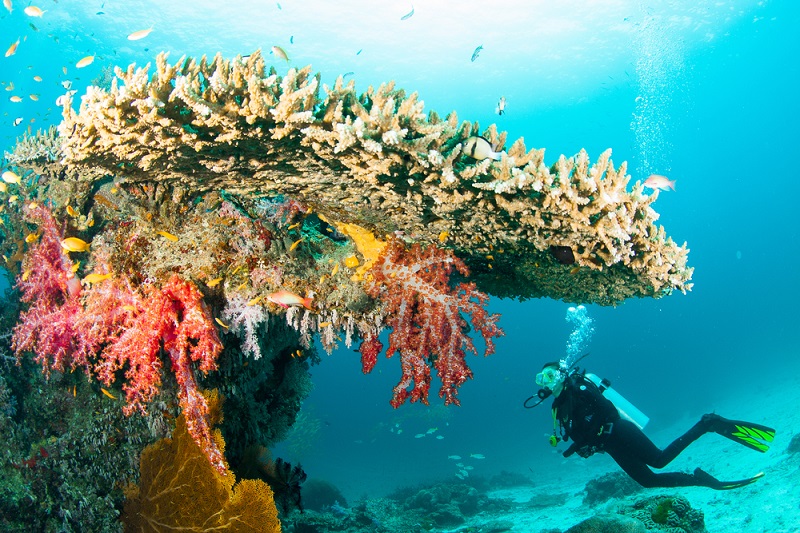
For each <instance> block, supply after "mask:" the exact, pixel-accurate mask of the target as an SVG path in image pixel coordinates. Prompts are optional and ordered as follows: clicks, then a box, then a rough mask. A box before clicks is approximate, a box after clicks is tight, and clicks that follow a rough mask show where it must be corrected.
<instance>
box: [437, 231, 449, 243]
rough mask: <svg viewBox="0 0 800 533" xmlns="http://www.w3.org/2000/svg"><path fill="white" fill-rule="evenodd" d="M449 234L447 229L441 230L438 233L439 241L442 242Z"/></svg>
mask: <svg viewBox="0 0 800 533" xmlns="http://www.w3.org/2000/svg"><path fill="white" fill-rule="evenodd" d="M449 235H450V232H449V231H443V232H441V233H440V234H439V242H444V241H446V240H447V237H448V236H449Z"/></svg>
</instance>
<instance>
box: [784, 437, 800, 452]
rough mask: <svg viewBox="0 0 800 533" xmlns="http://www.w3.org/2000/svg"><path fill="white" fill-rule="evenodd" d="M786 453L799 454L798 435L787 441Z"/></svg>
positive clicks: (799, 443)
mask: <svg viewBox="0 0 800 533" xmlns="http://www.w3.org/2000/svg"><path fill="white" fill-rule="evenodd" d="M786 453H789V454H796V453H800V433H798V434H797V435H795V436H794V437H792V440H790V441H789V446H787V447H786Z"/></svg>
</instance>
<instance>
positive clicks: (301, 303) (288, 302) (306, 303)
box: [267, 291, 312, 310]
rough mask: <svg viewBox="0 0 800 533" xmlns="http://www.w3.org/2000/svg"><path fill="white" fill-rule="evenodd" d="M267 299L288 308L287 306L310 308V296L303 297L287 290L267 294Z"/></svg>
mask: <svg viewBox="0 0 800 533" xmlns="http://www.w3.org/2000/svg"><path fill="white" fill-rule="evenodd" d="M267 300H269V301H270V302H272V303H274V304H278V305H280V306H281V307H283V308H284V309H288V308H289V307H305V308H306V309H309V310H310V309H311V300H312V298H303V297H301V296H298V295H296V294H295V293H293V292H289V291H278V292H273V293H272V294H270V295H268V296H267Z"/></svg>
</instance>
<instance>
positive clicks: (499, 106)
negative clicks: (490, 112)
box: [494, 96, 506, 115]
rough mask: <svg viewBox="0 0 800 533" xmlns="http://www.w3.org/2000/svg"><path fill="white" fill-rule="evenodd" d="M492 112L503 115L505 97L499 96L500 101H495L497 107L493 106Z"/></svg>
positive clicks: (504, 111)
mask: <svg viewBox="0 0 800 533" xmlns="http://www.w3.org/2000/svg"><path fill="white" fill-rule="evenodd" d="M494 112H495V113H497V114H498V115H505V113H506V97H505V96H501V97H500V101H499V102H497V107H495V108H494Z"/></svg>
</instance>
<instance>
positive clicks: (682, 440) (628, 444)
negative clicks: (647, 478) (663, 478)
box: [605, 417, 711, 486]
mask: <svg viewBox="0 0 800 533" xmlns="http://www.w3.org/2000/svg"><path fill="white" fill-rule="evenodd" d="M710 429H711V427H710V424H709V422H708V421H707V420H706V419H705V417H704V418H703V420H701V421H700V422H698V423H697V424H695V425H694V427H692V429H690V430H689V431H687V432H686V433H685V434H684V435H682V436H681V437H679V438H677V439H675V441H674V442H673V443H672V444H670V445H669V446H667V447H666V448H664V450H661V449H659V448H658V447H657V446H656V445H655V444H653V441H651V440H650V439H649V438H647V435H645V434H644V432H643V431H642V430H641V429H639V428H638V426H636V425H635V424H633V423H632V422H630V421H628V420H624V419H622V420H618V421H616V422H614V427H613V429H612V432H611V434H610V435H608V437H607V442H606V446H605V448H606V450H608V451H609V453H611V451H613V450H614V449H620V450H621V453H622V454H625V455H627V456H629V457H633V458H636V459H638V460H639V461H641V462H643V463H645V464H646V465H649V466H652V467H653V468H664V467H665V466H667V465H668V464H669V463H670V462H672V460H673V459H675V457H677V456H678V454H679V453H681V452H682V451H683V450H685V449H686V447H687V446H689V444H691V443H692V442H694V441H695V440H697V439H698V438H699V437H700V436H701V435H702V434H703V433H706V432H708V431H710ZM675 486H681V485H675Z"/></svg>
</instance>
